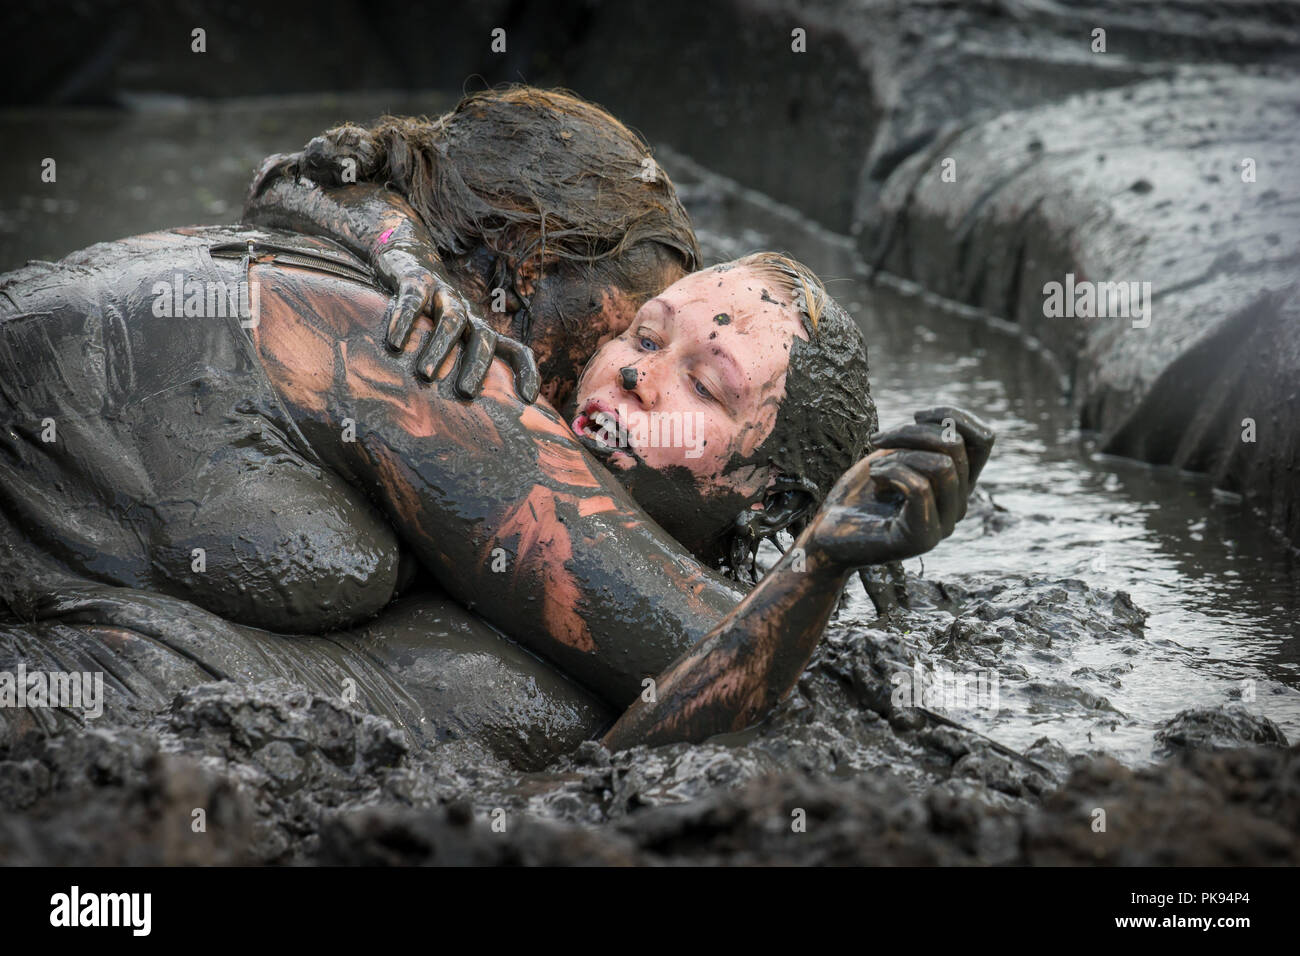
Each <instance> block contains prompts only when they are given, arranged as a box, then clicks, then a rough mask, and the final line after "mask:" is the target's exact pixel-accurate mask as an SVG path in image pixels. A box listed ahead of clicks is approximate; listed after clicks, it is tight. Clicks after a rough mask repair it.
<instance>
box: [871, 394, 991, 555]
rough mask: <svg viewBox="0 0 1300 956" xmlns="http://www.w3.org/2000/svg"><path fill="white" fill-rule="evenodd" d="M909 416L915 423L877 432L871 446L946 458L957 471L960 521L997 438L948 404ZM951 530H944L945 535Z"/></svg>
mask: <svg viewBox="0 0 1300 956" xmlns="http://www.w3.org/2000/svg"><path fill="white" fill-rule="evenodd" d="M912 417H913V418H914V419H915V421H916V424H914V425H900V426H898V427H897V428H891V429H889V430H887V431H883V432H877V433H876V434H874V435H872V436H871V444H872V445H873V446H874V447H875V448H876V449H877V450H883V449H886V448H894V449H911V450H913V451H930V452H934V453H936V454H940V455H947V456H949V457H950V458H951V459H952V460H953V465H954V466H955V467H956V469H957V483H958V488H959V494H960V498H961V502H960V507H959V508H958V509H957V517H956V520H957V521H960V520H961V519H962V518H964V517H965V516H966V502H967V500H968V499H969V498H970V493H971V489H972V488H974V487H975V482H976V481H977V480H978V479H979V476H980V472H982V471H983V470H984V466H985V464H987V463H988V460H989V455H990V454H991V453H992V451H993V442H994V441H995V440H996V438H997V436H996V435H995V434H994V432H993V429H991V428H989V426H988V425H986V424H984V422H982V421H980V420H979V419H978V418H977V417H975V416H974V415H972V414H971V413H970V412H967V411H963V410H962V409H960V408H953V407H952V406H951V405H940V406H937V407H935V408H927V409H923V410H922V411H919V412H916V413H915V414H914V415H913V416H912ZM951 531H952V529H951V528H949V529H948V530H947V531H945V532H944V534H945V536H946V535H947V534H948V533H949V532H951Z"/></svg>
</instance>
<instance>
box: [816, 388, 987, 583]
mask: <svg viewBox="0 0 1300 956" xmlns="http://www.w3.org/2000/svg"><path fill="white" fill-rule="evenodd" d="M913 417H914V418H915V420H916V423H915V424H913V425H903V426H900V427H898V428H893V429H890V430H889V431H885V432H879V433H877V434H875V435H873V436H872V439H871V441H872V444H873V445H875V446H876V451H874V452H872V453H871V454H870V455H868V456H867V457H866V458H864V459H862V461H860V462H858V463H857V464H856V465H854V466H853V467H852V468H851V469H849V470H848V471H847V472H845V474H844V475H843V476H842V477H841V478H840V480H839V481H838V482H836V484H835V487H834V488H832V489H831V493H830V494H829V495H827V497H826V501H825V502H824V503H823V505H822V508H821V510H820V511H819V512H818V513H817V516H816V517H815V518H814V519H813V525H814V527H815V528H816V532H815V536H814V539H815V540H816V541H817V543H818V545H819V546H820V547H821V548H822V549H823V550H824V551H825V553H826V555H827V557H829V558H830V559H831V560H832V561H834V562H836V563H837V564H839V565H841V566H843V567H849V568H853V567H864V566H866V565H871V564H880V563H883V562H886V561H898V560H902V559H903V558H910V557H915V556H916V555H918V554H924V553H925V552H926V551H929V550H930V549H931V548H933V547H934V546H935V545H936V544H938V543H939V542H940V541H941V540H942V539H944V538H946V537H948V535H950V534H952V531H953V528H954V527H955V526H956V524H957V522H958V521H960V520H961V519H962V518H963V517H965V515H966V503H967V499H968V498H969V497H970V490H971V487H972V486H973V485H974V483H975V481H976V480H977V479H978V478H979V475H980V472H981V471H982V470H983V469H984V465H985V463H986V462H987V461H988V459H989V453H990V452H991V451H992V449H993V442H994V439H995V436H994V433H993V430H992V429H991V428H989V427H988V426H987V425H986V424H984V423H983V422H982V421H980V420H979V419H978V418H976V417H975V416H974V415H972V414H970V413H969V412H965V411H962V410H961V409H957V408H952V407H949V406H940V407H937V408H928V409H925V410H924V411H920V412H917V413H916V414H915V415H914V416H913Z"/></svg>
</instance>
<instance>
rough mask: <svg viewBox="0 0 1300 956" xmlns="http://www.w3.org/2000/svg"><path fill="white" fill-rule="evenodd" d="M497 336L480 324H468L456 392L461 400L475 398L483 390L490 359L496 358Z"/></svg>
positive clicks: (490, 364)
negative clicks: (468, 335) (467, 339)
mask: <svg viewBox="0 0 1300 956" xmlns="http://www.w3.org/2000/svg"><path fill="white" fill-rule="evenodd" d="M496 348H497V334H496V333H495V332H493V331H492V330H491V329H490V328H488V327H487V326H486V325H484V324H483V323H481V322H471V323H470V338H469V345H468V346H466V348H465V357H464V359H463V360H462V361H461V366H462V370H461V373H460V378H459V379H458V380H457V381H456V390H457V391H458V392H460V395H461V397H462V398H476V397H477V396H478V393H479V392H480V391H482V389H483V380H484V379H485V378H487V373H488V369H489V368H490V367H491V366H492V359H493V358H495V357H496Z"/></svg>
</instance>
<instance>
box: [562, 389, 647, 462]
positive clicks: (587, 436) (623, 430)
mask: <svg viewBox="0 0 1300 956" xmlns="http://www.w3.org/2000/svg"><path fill="white" fill-rule="evenodd" d="M572 428H573V433H574V434H575V435H577V436H578V438H579V440H581V441H582V444H583V445H584V446H585V447H587V448H589V449H591V450H593V451H598V452H601V453H604V454H610V453H612V452H616V451H621V452H626V453H627V454H629V455H632V456H633V457H639V456H638V455H637V454H636V451H635V449H634V448H633V447H632V440H631V437H630V436H629V435H628V432H627V427H626V425H624V423H623V421H622V420H621V419H620V418H619V417H618V412H616V411H614V410H613V409H612V408H610V407H609V406H608V405H606V404H605V403H604V402H601V401H597V400H594V399H593V400H592V401H589V402H587V404H586V405H584V406H583V407H582V411H581V412H579V413H578V417H577V418H575V419H574V420H573V423H572Z"/></svg>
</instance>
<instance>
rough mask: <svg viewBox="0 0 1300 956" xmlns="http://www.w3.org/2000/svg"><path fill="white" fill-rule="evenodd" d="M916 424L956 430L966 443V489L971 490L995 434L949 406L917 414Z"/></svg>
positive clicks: (980, 422) (975, 419)
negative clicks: (967, 463) (967, 465)
mask: <svg viewBox="0 0 1300 956" xmlns="http://www.w3.org/2000/svg"><path fill="white" fill-rule="evenodd" d="M913 417H914V418H915V419H916V421H917V423H918V424H934V425H938V426H940V428H943V429H950V428H954V429H956V431H957V433H958V434H959V435H961V437H962V440H963V441H964V442H965V443H966V457H967V460H968V462H969V469H970V470H969V474H968V482H967V487H968V488H973V487H974V486H975V482H976V481H977V480H978V479H979V476H980V472H981V471H983V470H984V465H985V464H986V463H987V462H988V460H989V455H990V454H991V453H992V451H993V442H994V441H996V440H997V434H996V433H995V432H994V431H993V429H992V428H990V427H989V426H988V425H986V424H985V423H984V422H982V421H980V420H979V419H978V418H976V417H975V416H974V415H972V414H971V413H970V412H967V411H963V410H962V409H960V408H954V407H952V406H951V405H940V406H938V407H935V408H927V409H924V410H922V411H919V412H917V413H916V414H915V415H914V416H913Z"/></svg>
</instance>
